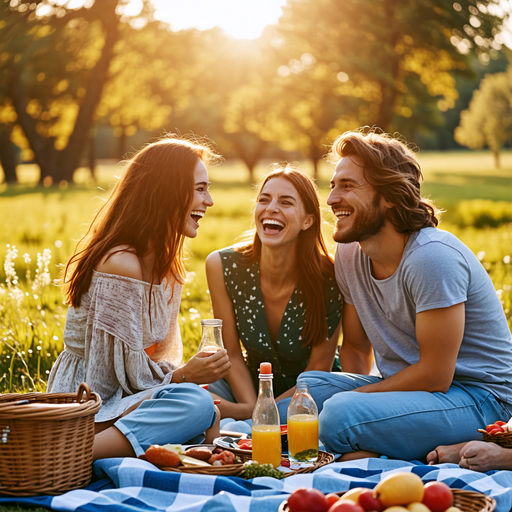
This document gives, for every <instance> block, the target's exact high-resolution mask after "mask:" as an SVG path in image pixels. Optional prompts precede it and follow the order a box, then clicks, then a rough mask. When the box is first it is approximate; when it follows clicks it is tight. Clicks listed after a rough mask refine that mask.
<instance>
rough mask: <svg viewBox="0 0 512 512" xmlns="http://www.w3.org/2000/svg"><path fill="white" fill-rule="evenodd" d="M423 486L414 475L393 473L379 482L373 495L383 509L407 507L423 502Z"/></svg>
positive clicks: (419, 479)
mask: <svg viewBox="0 0 512 512" xmlns="http://www.w3.org/2000/svg"><path fill="white" fill-rule="evenodd" d="M423 494H424V486H423V482H422V481H421V478H420V477H419V476H418V475H415V474H414V473H405V472H400V473H394V474H392V475H389V476H388V477H386V478H384V480H381V481H380V482H379V483H378V484H377V486H376V487H375V491H374V493H373V495H374V497H375V498H377V499H378V500H379V501H380V502H381V503H382V505H383V506H384V508H387V507H392V506H393V505H408V504H409V503H413V502H414V501H418V502H420V503H421V501H422V500H423Z"/></svg>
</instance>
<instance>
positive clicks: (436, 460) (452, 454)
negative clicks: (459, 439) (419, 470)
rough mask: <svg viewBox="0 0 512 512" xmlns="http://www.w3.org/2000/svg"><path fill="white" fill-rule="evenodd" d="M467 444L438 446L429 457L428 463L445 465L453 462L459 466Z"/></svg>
mask: <svg viewBox="0 0 512 512" xmlns="http://www.w3.org/2000/svg"><path fill="white" fill-rule="evenodd" d="M466 444H467V443H459V444H452V445H447V446H438V447H437V448H436V449H435V450H432V451H431V452H430V453H429V454H428V455H427V462H428V464H429V465H432V464H445V463H447V462H451V463H453V464H458V463H459V461H460V451H461V449H462V448H464V446H466Z"/></svg>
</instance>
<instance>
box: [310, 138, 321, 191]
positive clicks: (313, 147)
mask: <svg viewBox="0 0 512 512" xmlns="http://www.w3.org/2000/svg"><path fill="white" fill-rule="evenodd" d="M322 155H323V152H322V151H320V149H319V148H318V146H317V144H316V143H315V141H314V140H313V139H310V142H309V148H308V156H309V159H310V160H311V163H312V164H313V178H314V179H315V181H317V180H318V162H319V161H320V159H321V158H322Z"/></svg>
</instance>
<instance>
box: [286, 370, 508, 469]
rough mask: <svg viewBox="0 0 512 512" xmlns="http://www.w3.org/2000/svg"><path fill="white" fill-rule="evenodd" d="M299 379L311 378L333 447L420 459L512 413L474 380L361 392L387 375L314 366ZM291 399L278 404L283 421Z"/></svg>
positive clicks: (326, 439)
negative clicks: (444, 387) (442, 388)
mask: <svg viewBox="0 0 512 512" xmlns="http://www.w3.org/2000/svg"><path fill="white" fill-rule="evenodd" d="M297 380H298V381H301V382H306V383H308V384H309V391H310V393H311V395H312V396H313V398H314V400H315V402H316V403H317V405H318V410H319V412H320V432H319V436H320V439H321V441H322V442H323V444H324V445H325V447H326V448H327V450H329V451H331V452H333V453H342V454H343V453H349V452H355V451H359V450H368V451H372V452H376V453H379V454H381V455H386V456H388V457H392V458H395V459H402V460H418V459H422V458H424V457H426V455H427V454H428V453H429V452H430V451H432V450H434V449H435V448H436V447H437V446H439V445H449V444H456V443H462V442H465V441H471V440H473V439H481V434H479V433H478V432H477V430H478V429H479V428H485V426H486V425H487V424H488V423H494V422H495V421H497V420H502V421H508V420H509V419H510V413H509V412H508V410H507V409H506V408H505V407H504V406H503V405H501V403H500V401H499V400H497V399H496V398H495V397H494V396H493V395H492V394H491V393H489V392H488V391H486V390H485V389H483V388H480V387H477V386H475V385H471V384H461V383H460V382H453V384H452V386H451V387H450V389H449V390H448V392H447V393H429V392H426V391H394V392H385V393H358V392H357V391H353V390H354V389H356V388H359V387H361V386H364V385H366V384H374V383H376V382H380V381H381V380H382V379H381V378H380V377H375V376H369V375H356V374H353V373H328V372H319V371H311V372H307V373H302V374H301V375H299V378H298V379H297ZM289 403H290V399H286V400H283V401H281V402H278V404H277V407H278V409H279V414H280V416H281V423H286V411H287V409H288V405H289Z"/></svg>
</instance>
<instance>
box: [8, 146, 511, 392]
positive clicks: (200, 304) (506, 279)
mask: <svg viewBox="0 0 512 512" xmlns="http://www.w3.org/2000/svg"><path fill="white" fill-rule="evenodd" d="M420 161H421V163H422V166H423V169H424V174H425V183H424V186H423V194H424V195H427V196H430V197H431V198H432V199H434V200H435V202H436V205H437V206H438V207H440V208H443V209H444V210H446V212H445V213H444V215H443V222H442V224H441V227H442V228H443V229H446V230H448V231H451V232H453V233H454V234H455V235H457V236H458V237H459V238H460V239H461V240H462V241H463V242H464V243H465V244H466V245H468V246H469V247H470V248H471V249H472V250H473V251H474V252H475V254H477V255H478V257H479V258H480V260H481V261H482V264H483V265H484V266H485V268H486V269H487V270H488V272H489V274H490V276H491V279H492V280H493V283H494V285H495V287H496V290H497V293H498V295H499V296H500V298H501V300H502V303H503V306H504V309H505V312H506V315H507V317H508V319H509V323H512V321H511V318H512V315H511V311H510V310H511V296H512V292H511V288H512V264H511V263H510V257H511V255H512V230H511V227H512V153H508V154H505V155H504V156H503V165H504V168H503V169H502V170H500V171H497V170H495V169H493V168H492V158H491V155H490V154H489V153H488V152H474V153H469V152H452V153H425V154H420ZM301 168H302V169H303V170H305V171H306V172H308V171H310V169H309V167H308V165H307V163H306V164H303V165H302V166H301ZM332 169H333V167H332V166H331V165H329V164H326V163H325V164H322V166H321V169H320V179H319V182H318V185H319V189H320V194H321V196H322V197H323V198H324V200H325V198H326V197H327V195H328V191H329V185H328V183H329V179H330V176H331V173H332ZM267 170H268V167H266V165H261V166H259V167H258V169H257V172H256V174H257V177H261V176H262V175H264V174H265V172H267ZM120 172H121V168H120V167H119V166H116V165H115V164H112V163H106V164H105V165H101V166H100V168H99V169H98V173H97V176H98V183H97V184H93V183H91V181H90V176H89V173H88V171H87V170H86V169H82V170H80V171H79V172H78V180H77V181H78V182H79V184H78V185H75V186H70V187H67V188H58V187H54V188H42V187H37V186H35V185H34V183H36V182H37V169H35V167H34V166H23V167H22V168H21V169H20V181H21V184H20V185H18V186H16V187H10V188H7V187H5V186H4V188H3V189H0V219H2V220H1V226H2V229H1V230H0V261H2V263H3V262H5V260H6V255H7V252H8V251H9V250H12V247H13V246H15V247H16V249H17V251H18V256H17V258H16V259H15V260H14V261H13V264H14V269H15V271H16V273H17V277H18V285H17V286H15V287H12V288H11V290H9V289H8V287H7V286H6V268H4V267H5V265H2V268H1V269H0V283H3V284H2V288H0V392H7V391H22V390H29V389H38V390H44V388H45V383H46V380H47V376H48V373H49V371H50V369H51V366H52V364H53V362H54V361H55V359H56V357H57V356H58V354H59V353H60V351H61V350H62V348H63V342H62V332H63V328H64V320H65V314H66V307H65V305H64V304H63V302H62V295H61V292H60V289H59V288H58V287H57V286H55V285H53V284H43V283H41V282H40V283H39V286H38V283H37V282H35V283H34V282H33V281H34V279H35V276H36V275H37V274H36V270H37V253H42V252H43V250H44V249H50V250H51V262H50V264H49V266H48V272H49V274H50V277H51V279H52V280H54V279H56V278H57V276H58V274H59V267H60V265H61V264H62V263H64V262H65V261H66V260H67V258H68V257H69V255H70V254H71V253H72V251H73V247H74V245H75V243H76V240H78V239H79V238H80V236H81V235H82V234H83V233H84V230H85V228H86V226H87V223H88V221H89V219H90V218H91V215H92V214H93V212H94V211H95V210H96V209H97V208H98V207H99V206H100V205H101V204H102V201H103V200H104V198H105V196H106V191H107V190H108V189H109V188H110V186H111V185H112V183H113V182H114V181H115V179H116V178H115V176H116V175H119V173H120ZM210 179H211V181H212V188H211V192H212V196H213V198H214V200H215V203H216V204H215V206H214V207H213V208H212V209H209V210H208V212H207V214H206V216H205V217H204V219H203V220H202V221H201V227H200V230H199V235H198V237H197V238H196V239H194V240H193V241H191V243H190V244H189V245H188V248H187V253H188V269H189V271H190V276H189V280H188V282H187V284H186V286H185V289H184V293H183V299H182V305H181V312H180V318H181V324H182V335H183V341H184V346H185V357H186V358H188V357H190V356H191V355H192V354H193V353H195V350H196V347H197V344H198V342H199V338H200V323H199V321H200V319H201V318H205V317H211V315H212V311H211V306H210V302H209V296H208V292H207V286H206V278H205V274H204V259H205V257H206V256H207V255H208V254H209V253H210V252H211V251H214V250H216V249H219V248H221V247H225V246H228V245H231V244H232V243H233V242H235V241H236V240H239V239H240V236H241V235H242V234H243V233H244V232H245V231H246V230H248V229H250V228H251V213H250V210H251V205H252V201H253V198H254V187H253V186H252V185H250V184H248V183H247V181H246V179H247V174H246V171H245V170H244V169H243V167H241V166H240V165H239V164H237V163H236V162H228V163H225V164H223V165H222V166H220V167H216V168H213V169H212V170H211V172H210ZM333 220H334V219H333V215H332V213H331V212H330V210H328V209H327V207H325V208H324V226H323V228H324V233H325V236H326V239H327V241H328V243H329V245H330V248H331V249H332V250H333V249H334V243H333V242H332V239H331V236H330V234H331V232H332V223H333ZM7 245H10V248H8V247H7ZM25 253H26V254H28V255H29V256H30V259H31V262H30V263H29V264H28V265H27V264H26V263H25V261H24V258H23V256H22V255H23V254H25ZM40 265H41V269H40V270H39V275H42V274H44V275H46V274H45V269H44V264H43V263H42V262H41V263H40ZM27 271H28V273H27ZM9 272H12V270H10V271H9V269H7V273H9ZM39 281H41V278H39ZM16 290H20V291H16ZM16 293H17V294H18V295H17V296H16Z"/></svg>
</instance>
